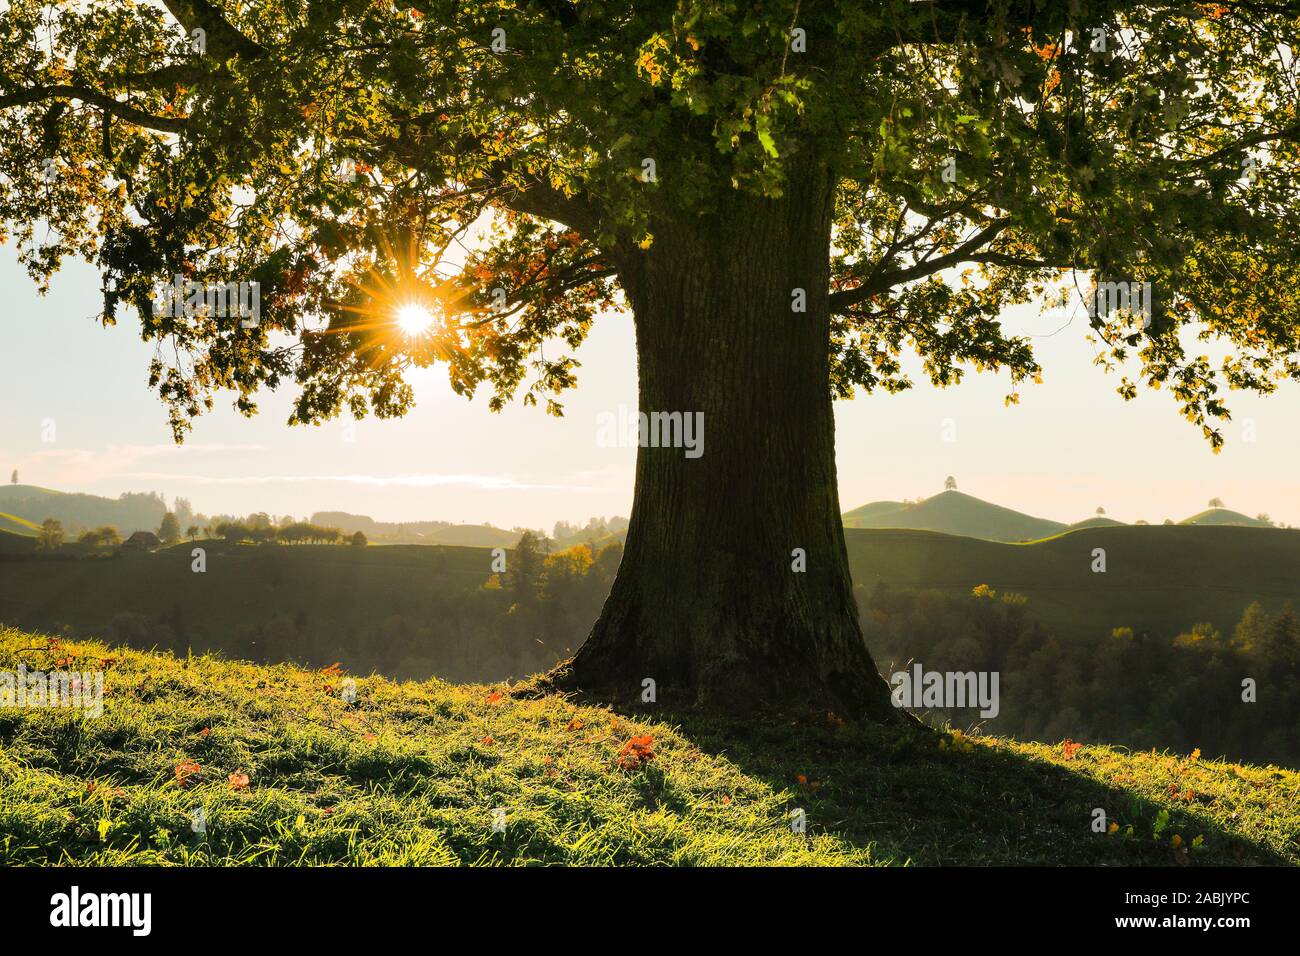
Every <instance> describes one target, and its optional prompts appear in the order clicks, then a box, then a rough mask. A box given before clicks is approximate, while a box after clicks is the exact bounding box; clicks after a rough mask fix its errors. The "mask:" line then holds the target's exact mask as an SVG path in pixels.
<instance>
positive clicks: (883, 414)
mask: <svg viewBox="0 0 1300 956" xmlns="http://www.w3.org/2000/svg"><path fill="white" fill-rule="evenodd" d="M98 308H99V282H98V276H97V275H96V274H95V273H94V271H93V270H91V269H90V268H89V267H86V266H84V265H79V264H68V265H67V266H65V269H64V271H63V272H62V273H61V274H60V275H59V276H57V277H56V279H55V282H54V285H53V289H52V291H51V292H50V294H49V295H48V296H46V297H44V298H42V297H41V296H39V295H37V293H36V290H35V286H34V285H33V284H32V282H31V281H30V280H29V279H28V278H27V277H26V275H25V274H24V273H23V271H22V270H21V269H20V267H19V266H18V264H17V262H16V260H15V257H14V255H13V252H12V249H11V248H9V247H4V248H0V315H2V316H3V318H0V323H2V324H0V408H2V409H3V414H2V415H0V477H2V478H3V480H7V478H8V474H9V471H10V470H11V469H12V468H17V469H18V470H19V475H20V479H21V480H22V482H23V483H25V484H35V485H43V486H46V487H50V488H57V489H60V490H66V491H86V492H91V493H94V494H102V495H110V496H116V495H117V494H119V493H120V492H123V491H159V492H162V493H163V494H165V495H166V496H167V498H168V500H169V501H170V500H171V498H172V497H173V496H176V495H180V496H183V497H186V498H189V499H190V500H191V502H192V503H193V505H194V507H195V509H196V510H198V511H202V512H206V513H209V514H212V513H218V512H227V513H240V514H242V513H246V512H249V511H268V512H271V513H273V514H293V515H298V516H302V515H308V514H310V513H311V512H313V511H317V510H343V511H351V512H356V513H362V514H369V515H371V516H373V517H375V518H378V519H381V520H403V519H406V520H414V519H440V520H449V521H469V522H479V521H490V522H492V523H493V524H496V525H498V526H502V527H513V526H516V525H521V526H528V527H541V528H547V529H549V528H550V527H551V526H552V525H553V524H554V522H555V521H557V520H560V519H565V520H576V519H585V518H587V517H590V516H592V515H613V514H627V513H628V511H629V508H630V505H631V497H632V474H633V463H634V460H635V449H633V448H606V447H601V446H600V445H599V444H598V442H597V418H598V416H599V415H600V414H601V413H602V412H614V411H617V410H618V409H619V407H620V406H626V407H627V408H632V409H634V408H635V407H636V363H635V355H634V352H633V338H632V327H631V322H630V320H629V319H628V318H627V317H626V316H621V315H609V316H605V317H603V318H602V319H601V320H599V321H598V322H597V323H596V326H595V328H594V330H593V332H592V335H591V337H590V338H589V340H588V341H587V343H586V344H585V345H584V346H583V347H582V349H581V350H580V351H579V353H578V358H579V359H580V360H581V361H582V363H583V365H582V368H581V369H580V370H579V386H578V388H577V389H576V390H574V391H572V392H570V393H569V394H568V395H567V396H566V397H565V398H564V399H563V400H564V401H565V402H566V405H567V415H566V417H565V418H564V419H555V418H551V417H549V416H547V415H545V414H544V413H542V412H541V411H539V410H538V409H535V408H523V407H511V408H508V409H507V410H506V411H505V412H503V413H501V414H499V415H494V414H492V413H491V412H489V411H488V410H487V396H486V395H484V396H480V397H479V398H478V399H476V400H475V401H473V402H466V401H465V400H464V399H461V398H459V397H458V396H456V395H454V394H453V393H452V392H451V391H450V389H449V388H448V387H447V385H446V376H445V370H444V369H443V368H435V369H431V370H427V371H424V372H421V373H418V377H417V378H416V379H414V384H415V387H416V394H417V398H418V405H417V407H416V409H415V410H414V411H413V412H412V413H411V414H410V415H408V416H407V417H406V418H405V419H401V420H397V421H387V422H381V421H378V420H375V419H366V420H364V421H362V422H358V423H355V424H354V425H353V427H352V428H351V429H349V428H347V427H346V426H347V425H349V424H352V423H351V419H345V420H343V421H334V422H329V423H326V424H325V425H322V426H320V427H306V428H304V427H296V428H289V427H287V426H286V424H285V422H286V419H287V417H288V409H289V403H290V399H291V392H289V391H287V390H286V391H283V392H281V393H279V394H267V395H265V396H263V398H262V401H261V407H262V411H261V414H259V415H258V416H257V417H255V418H252V419H245V418H243V417H242V416H240V415H238V414H237V413H235V412H234V411H232V410H230V407H229V401H228V400H219V401H218V405H217V408H216V409H215V410H214V412H213V413H212V414H210V415H207V416H204V417H203V418H201V419H199V420H198V422H197V423H196V424H195V427H194V431H193V432H192V434H191V436H190V438H189V439H188V440H187V442H186V444H185V445H184V446H182V447H179V448H177V447H175V446H173V445H172V443H171V436H170V432H169V429H168V427H167V423H166V416H165V413H164V410H163V408H162V406H161V404H160V403H159V402H158V400H157V398H156V397H155V396H154V395H153V394H152V393H151V392H150V390H149V389H148V388H147V386H146V374H147V365H148V361H149V358H150V356H151V355H152V346H150V345H148V344H146V343H143V342H141V341H140V339H139V333H138V330H137V329H136V328H135V327H134V326H133V325H132V324H131V323H129V322H126V321H124V322H123V323H122V324H120V325H118V326H117V327H116V328H112V329H103V328H101V327H100V326H99V325H98V324H97V322H96V320H95V316H96V314H97V311H98ZM1006 322H1007V323H1008V325H1009V327H1010V328H1011V329H1013V330H1016V331H1021V332H1025V333H1029V334H1032V335H1034V336H1035V338H1034V343H1035V348H1036V350H1037V352H1038V355H1039V361H1040V362H1041V363H1042V365H1043V366H1044V370H1045V371H1044V384H1042V385H1038V386H1035V385H1026V386H1025V387H1024V389H1023V390H1022V394H1021V403H1020V405H1019V406H1013V407H1010V408H1006V407H1004V406H1003V401H1002V399H1003V396H1004V395H1005V394H1006V391H1007V378H1006V377H1005V376H1001V377H999V376H992V375H983V376H976V375H974V374H971V375H969V376H968V377H967V380H966V382H965V383H964V384H962V385H960V386H958V387H955V388H951V389H947V390H936V389H933V388H931V387H930V386H928V385H926V384H923V383H918V385H917V387H916V388H915V389H914V390H913V391H912V392H911V393H910V394H903V395H896V396H890V395H884V394H881V395H878V396H864V395H859V397H858V398H857V399H855V400H854V401H851V402H839V403H837V406H838V408H837V422H838V455H839V474H840V498H841V503H842V504H843V506H844V508H845V510H848V509H850V508H853V507H856V506H858V505H860V504H864V503H866V502H868V501H874V500H878V499H882V498H888V499H901V498H916V497H924V496H928V495H931V494H934V493H936V492H938V491H940V490H942V488H943V480H944V478H945V476H947V475H949V474H951V475H954V476H955V477H956V478H957V482H958V487H959V488H960V489H961V490H962V491H965V492H968V493H970V494H973V495H977V496H978V497H981V498H985V499H987V500H990V501H994V502H997V503H999V504H1003V505H1007V506H1009V507H1014V508H1017V509H1019V510H1022V511H1027V512H1029V513H1031V514H1036V515H1040V516H1042V517H1047V518H1055V519H1057V520H1060V521H1075V520H1079V519H1081V518H1084V517H1087V516H1089V515H1091V514H1092V513H1093V511H1094V510H1095V509H1096V508H1097V506H1098V505H1101V506H1104V507H1105V508H1106V511H1107V513H1108V514H1110V515H1111V516H1113V517H1116V518H1119V519H1121V520H1125V521H1133V520H1136V519H1146V520H1148V521H1151V522H1152V523H1158V522H1160V521H1162V520H1164V519H1165V518H1167V517H1168V518H1173V519H1175V520H1178V519H1181V518H1183V517H1186V516H1187V515H1189V514H1193V513H1195V512H1197V511H1200V510H1202V509H1203V508H1204V507H1205V504H1206V501H1207V500H1208V499H1210V498H1212V497H1215V496H1218V497H1221V498H1223V499H1224V501H1225V503H1226V504H1227V505H1228V506H1229V507H1231V508H1235V509H1238V510H1240V511H1244V512H1247V513H1249V514H1251V515H1254V514H1256V513H1258V512H1261V511H1265V512H1268V513H1269V514H1270V515H1271V516H1272V517H1273V518H1274V519H1275V520H1281V521H1286V522H1288V523H1290V524H1300V431H1298V427H1300V415H1298V414H1297V413H1298V412H1300V387H1297V386H1295V385H1288V386H1286V387H1284V389H1283V390H1281V391H1279V392H1278V393H1277V394H1275V395H1273V396H1272V397H1271V398H1258V397H1256V396H1253V395H1248V394H1240V393H1232V394H1231V395H1230V396H1229V399H1230V400H1229V406H1230V407H1231V408H1232V409H1233V411H1234V421H1233V422H1232V423H1230V424H1229V425H1228V426H1227V427H1226V429H1225V437H1226V438H1227V446H1226V447H1225V449H1224V450H1223V452H1222V453H1221V454H1219V455H1217V456H1216V455H1213V454H1211V452H1210V450H1209V446H1208V444H1207V443H1206V442H1205V441H1204V440H1203V439H1202V438H1201V437H1200V434H1199V432H1198V431H1197V430H1196V429H1195V428H1194V427H1193V426H1191V425H1190V424H1188V423H1187V422H1185V421H1184V420H1182V419H1181V418H1180V417H1179V415H1178V413H1177V410H1176V407H1175V404H1174V402H1173V400H1172V399H1171V398H1170V396H1169V395H1168V394H1167V393H1143V394H1141V395H1140V396H1139V398H1138V399H1137V400H1136V401H1133V402H1129V403H1125V402H1124V401H1123V400H1121V399H1120V398H1119V396H1118V395H1116V394H1115V391H1114V389H1115V386H1116V385H1117V384H1118V377H1117V376H1108V375H1106V374H1105V373H1103V372H1102V371H1101V370H1100V369H1098V368H1095V367H1093V366H1092V364H1091V359H1092V354H1093V353H1092V347H1091V346H1090V345H1088V344H1087V343H1086V342H1085V340H1084V333H1085V329H1086V326H1085V323H1084V321H1083V318H1082V317H1076V318H1075V319H1074V320H1073V322H1071V323H1069V324H1067V319H1066V316H1065V315H1064V313H1062V312H1060V311H1057V312H1054V313H1040V312H1039V311H1038V309H1037V308H1036V307H1033V308H1025V309H1020V310H1015V311H1014V312H1013V313H1009V314H1008V315H1007V316H1006ZM1058 330H1059V331H1058ZM1052 333H1055V334H1052ZM1221 351H1222V350H1221V349H1220V350H1217V351H1212V352H1211V353H1210V354H1211V356H1212V357H1214V358H1216V359H1217V358H1219V357H1221V355H1220V353H1221ZM949 418H950V419H952V420H953V424H954V425H955V433H956V440H955V441H945V440H944V420H945V419H949ZM46 420H52V421H53V424H54V436H53V437H54V441H52V442H45V441H43V440H42V432H43V423H44V422H46ZM1249 420H1253V429H1254V434H1255V441H1253V442H1246V441H1243V436H1244V430H1245V428H1246V426H1247V422H1248V421H1249ZM349 439H350V440H349ZM708 441H709V435H708V430H707V422H706V428H705V448H706V454H707V448H708Z"/></svg>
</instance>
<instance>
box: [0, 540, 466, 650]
mask: <svg viewBox="0 0 1300 956" xmlns="http://www.w3.org/2000/svg"><path fill="white" fill-rule="evenodd" d="M194 547H202V548H204V549H205V550H206V555H207V556H206V560H207V570H206V572H204V573H202V574H197V573H195V572H193V571H192V570H191V562H192V560H193V559H192V558H191V550H192V549H193V548H194ZM491 560H492V553H491V551H490V550H488V549H483V548H451V547H447V548H442V547H438V548H431V547H422V546H419V545H392V546H389V547H383V548H354V547H351V546H350V545H299V546H283V545H270V546H257V545H240V544H227V543H225V542H222V541H218V540H209V541H199V542H197V543H195V544H191V543H189V542H186V543H184V544H180V545H176V546H175V547H171V548H164V549H162V550H160V551H157V552H154V553H147V552H139V553H125V554H120V555H117V556H114V557H100V558H86V559H82V560H59V559H58V558H57V557H50V558H37V559H34V560H10V561H6V562H4V563H2V564H0V621H3V622H4V623H6V624H14V625H23V626H30V627H33V628H40V629H44V630H53V629H55V628H56V627H59V626H62V625H64V624H68V625H72V626H73V627H75V628H77V629H78V631H80V632H81V633H90V634H95V633H104V632H105V630H106V628H107V627H108V625H109V624H110V622H111V621H112V620H113V618H114V616H115V615H118V614H122V613H135V614H140V615H144V616H145V617H147V618H149V619H151V620H152V619H156V618H158V617H159V616H160V615H163V614H167V613H170V612H172V611H173V609H175V608H180V609H182V612H183V614H184V617H185V619H186V621H187V622H189V625H190V627H191V628H192V629H193V628H197V629H199V630H203V629H209V630H211V629H216V630H221V629H226V630H229V629H233V628H234V627H236V626H238V625H244V624H249V623H256V622H261V621H266V620H269V619H270V618H271V617H273V616H276V615H281V616H286V615H287V616H289V617H296V616H299V615H301V616H303V617H305V618H306V619H307V620H308V621H309V622H310V626H312V627H314V628H318V629H319V628H333V629H336V630H339V631H340V632H342V631H345V630H347V629H348V628H350V627H356V626H359V625H361V624H363V623H364V624H373V623H374V622H375V621H376V620H382V619H383V618H384V617H386V616H388V615H390V614H395V613H399V612H409V611H416V612H417V613H418V608H419V606H420V601H421V599H422V596H427V595H429V594H431V593H435V592H437V591H440V590H457V591H459V590H463V589H466V588H477V587H479V586H481V585H482V584H483V582H484V581H486V580H487V578H488V576H489V575H490V573H491V569H490V565H491Z"/></svg>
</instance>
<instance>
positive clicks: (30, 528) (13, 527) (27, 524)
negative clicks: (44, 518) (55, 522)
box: [0, 511, 41, 536]
mask: <svg viewBox="0 0 1300 956" xmlns="http://www.w3.org/2000/svg"><path fill="white" fill-rule="evenodd" d="M40 530H41V526H40V525H39V524H37V523H36V522H35V521H28V520H27V519H26V518H19V517H18V516H17V515H11V514H5V513H4V512H3V511H0V531H5V532H8V533H9V534H19V535H28V536H32V535H36V534H39V533H40Z"/></svg>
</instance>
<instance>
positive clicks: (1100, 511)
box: [1097, 505, 1106, 516]
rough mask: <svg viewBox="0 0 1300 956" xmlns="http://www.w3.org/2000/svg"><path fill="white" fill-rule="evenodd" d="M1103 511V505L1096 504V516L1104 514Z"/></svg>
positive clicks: (1104, 511)
mask: <svg viewBox="0 0 1300 956" xmlns="http://www.w3.org/2000/svg"><path fill="white" fill-rule="evenodd" d="M1105 513H1106V509H1105V508H1103V507H1101V506H1100V505H1098V506H1097V515H1098V516H1101V515H1104V514H1105Z"/></svg>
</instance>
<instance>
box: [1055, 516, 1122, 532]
mask: <svg viewBox="0 0 1300 956" xmlns="http://www.w3.org/2000/svg"><path fill="white" fill-rule="evenodd" d="M1122 527H1124V522H1122V521H1116V520H1115V519H1114V518H1107V517H1106V516H1105V515H1093V516H1092V517H1091V518H1085V519H1084V520H1083V521H1076V522H1075V523H1074V524H1072V525H1069V526H1068V527H1067V528H1066V529H1065V530H1067V531H1077V530H1079V529H1081V528H1122Z"/></svg>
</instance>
